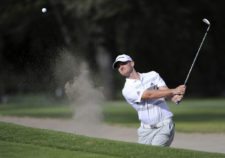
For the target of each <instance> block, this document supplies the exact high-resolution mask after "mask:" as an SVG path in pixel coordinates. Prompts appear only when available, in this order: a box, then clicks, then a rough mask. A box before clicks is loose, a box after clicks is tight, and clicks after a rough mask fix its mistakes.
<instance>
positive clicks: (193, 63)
mask: <svg viewBox="0 0 225 158" xmlns="http://www.w3.org/2000/svg"><path fill="white" fill-rule="evenodd" d="M209 28H210V25H209V26H208V28H207V30H206V32H205V35H204V37H203V39H202V42H201V44H200V46H199V48H198V51H197V53H196V55H195V58H194V60H193V62H192V64H191V67H190V69H189V72H188V74H187V77H186V79H185V81H184V85H186V84H187V82H188V79H189V77H190V74H191V71H192V69H193V67H194V65H195V62H196V59H197V57H198V55H199V52H200V50H201V48H202V45H203V43H204V41H205V38H206V36H207V33H208V31H209Z"/></svg>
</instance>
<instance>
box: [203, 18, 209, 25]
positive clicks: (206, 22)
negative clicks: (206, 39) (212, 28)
mask: <svg viewBox="0 0 225 158" xmlns="http://www.w3.org/2000/svg"><path fill="white" fill-rule="evenodd" d="M202 21H203V22H204V23H205V24H207V25H210V22H209V20H207V19H206V18H204V19H202Z"/></svg>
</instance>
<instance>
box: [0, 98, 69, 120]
mask: <svg viewBox="0 0 225 158" xmlns="http://www.w3.org/2000/svg"><path fill="white" fill-rule="evenodd" d="M71 109H72V108H71V107H70V106H69V104H68V102H66V101H61V100H54V99H52V98H51V97H48V96H43V95H22V96H20V95H18V96H13V97H10V98H9V101H8V102H7V103H2V104H0V115H8V116H29V117H38V118H47V117H48V118H65V119H68V118H71V117H72V116H73V111H72V110H71Z"/></svg>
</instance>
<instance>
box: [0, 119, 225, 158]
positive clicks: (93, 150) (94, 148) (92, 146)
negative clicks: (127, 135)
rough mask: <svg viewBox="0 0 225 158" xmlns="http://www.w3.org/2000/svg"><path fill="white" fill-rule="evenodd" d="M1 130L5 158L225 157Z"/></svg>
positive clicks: (0, 149)
mask: <svg viewBox="0 0 225 158" xmlns="http://www.w3.org/2000/svg"><path fill="white" fill-rule="evenodd" d="M0 129H1V130H0V157H4V158H26V157H32V158H53V157H54V158H58V157H63V158H67V157H68V158H75V157H77V158H89V157H100V158H101V157H104V158H116V157H127V158H136V157H137V158H142V157H143V158H144V157H152V158H165V157H166V158H180V157H182V158H190V157H191V158H225V154H218V153H207V152H199V151H192V150H184V149H174V148H163V147H153V146H147V145H140V144H136V143H126V142H119V141H111V140H105V139H96V138H90V137H85V136H79V135H75V134H69V133H63V132H56V131H51V130H43V129H35V128H29V127H23V126H19V125H14V124H10V123H3V122H0Z"/></svg>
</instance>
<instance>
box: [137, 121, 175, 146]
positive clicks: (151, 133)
mask: <svg viewBox="0 0 225 158" xmlns="http://www.w3.org/2000/svg"><path fill="white" fill-rule="evenodd" d="M174 133H175V130H174V123H173V121H172V120H171V121H169V122H168V121H167V122H166V123H163V124H162V126H160V127H154V128H150V127H149V128H146V127H144V126H142V125H141V126H140V127H139V128H138V143H140V144H148V145H156V146H170V144H171V143H172V141H173V138H174Z"/></svg>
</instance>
